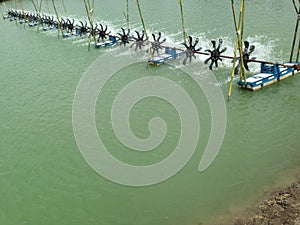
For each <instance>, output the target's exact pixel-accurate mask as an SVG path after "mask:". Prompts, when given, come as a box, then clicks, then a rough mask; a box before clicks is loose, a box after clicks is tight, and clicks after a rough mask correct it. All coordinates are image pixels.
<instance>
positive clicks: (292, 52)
mask: <svg viewBox="0 0 300 225" xmlns="http://www.w3.org/2000/svg"><path fill="white" fill-rule="evenodd" d="M293 4H294V7H295V10H296V13H297V21H296V26H295V31H294V38H293V42H292V49H291V54H290V62H292V61H293V56H294V49H295V44H296V39H297V34H298V27H299V19H300V18H299V11H300V6H299V9H297V8H296V3H295V1H294V0H293ZM298 51H299V50H298ZM297 58H298V57H297ZM297 61H298V59H297Z"/></svg>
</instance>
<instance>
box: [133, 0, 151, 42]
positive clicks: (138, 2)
mask: <svg viewBox="0 0 300 225" xmlns="http://www.w3.org/2000/svg"><path fill="white" fill-rule="evenodd" d="M136 4H137V7H138V10H139V14H140V18H141V21H142V25H143V29H144V32H145V35H146V39H147V40H148V34H147V30H146V26H145V23H144V19H143V14H142V10H141V6H140V1H139V0H136Z"/></svg>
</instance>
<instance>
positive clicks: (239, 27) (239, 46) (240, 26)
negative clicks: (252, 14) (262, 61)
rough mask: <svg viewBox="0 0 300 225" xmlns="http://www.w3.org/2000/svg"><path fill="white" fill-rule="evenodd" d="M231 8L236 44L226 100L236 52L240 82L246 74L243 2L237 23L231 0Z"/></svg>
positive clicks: (232, 0)
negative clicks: (238, 58)
mask: <svg viewBox="0 0 300 225" xmlns="http://www.w3.org/2000/svg"><path fill="white" fill-rule="evenodd" d="M231 7H232V14H233V20H234V26H235V30H236V35H237V38H236V43H235V49H234V57H233V66H232V70H231V80H230V84H229V90H228V100H229V98H230V96H231V93H232V85H233V79H234V71H235V67H236V61H237V57H236V56H237V52H239V54H240V64H241V68H240V80H242V79H243V78H244V81H245V82H246V79H247V78H246V72H245V65H244V59H243V34H244V21H245V13H244V12H245V1H244V0H242V2H241V4H240V14H239V19H238V22H237V18H236V11H235V6H234V0H231Z"/></svg>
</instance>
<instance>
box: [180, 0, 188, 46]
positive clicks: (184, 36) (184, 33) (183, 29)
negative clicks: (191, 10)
mask: <svg viewBox="0 0 300 225" xmlns="http://www.w3.org/2000/svg"><path fill="white" fill-rule="evenodd" d="M179 5H180V12H181V24H182V33H183V41H184V43H185V44H186V40H187V34H186V30H185V25H184V14H183V6H182V0H179Z"/></svg>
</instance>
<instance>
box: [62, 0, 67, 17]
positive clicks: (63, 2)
mask: <svg viewBox="0 0 300 225" xmlns="http://www.w3.org/2000/svg"><path fill="white" fill-rule="evenodd" d="M61 1H62V5H63V8H64V12H65V14H67V10H66V5H65V1H64V0H61Z"/></svg>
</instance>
